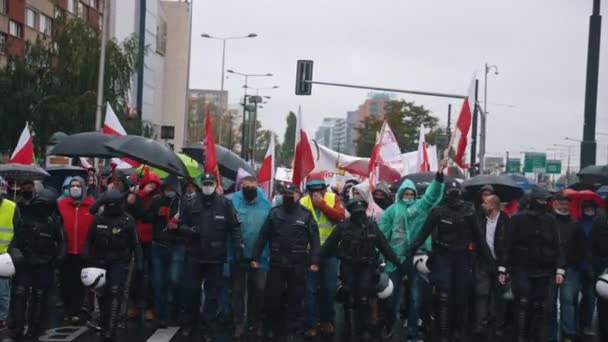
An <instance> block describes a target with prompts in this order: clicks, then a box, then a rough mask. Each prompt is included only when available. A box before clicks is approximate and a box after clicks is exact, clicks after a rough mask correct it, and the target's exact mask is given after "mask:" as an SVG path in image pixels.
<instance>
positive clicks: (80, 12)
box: [78, 1, 87, 18]
mask: <svg viewBox="0 0 608 342" xmlns="http://www.w3.org/2000/svg"><path fill="white" fill-rule="evenodd" d="M78 16H79V17H81V18H86V17H87V8H86V7H85V6H84V4H83V3H82V2H80V1H78Z"/></svg>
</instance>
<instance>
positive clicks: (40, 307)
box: [27, 289, 46, 339]
mask: <svg viewBox="0 0 608 342" xmlns="http://www.w3.org/2000/svg"><path fill="white" fill-rule="evenodd" d="M45 303H46V290H44V289H34V293H33V296H32V300H31V306H30V309H29V319H28V324H27V337H28V338H33V339H35V338H37V337H38V335H39V333H40V322H42V318H43V313H44V308H45Z"/></svg>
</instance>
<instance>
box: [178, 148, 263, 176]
mask: <svg viewBox="0 0 608 342" xmlns="http://www.w3.org/2000/svg"><path fill="white" fill-rule="evenodd" d="M182 152H183V153H184V154H186V155H187V156H189V157H190V158H192V159H194V160H196V161H198V162H199V163H201V164H203V165H204V164H205V161H204V160H203V144H201V143H198V144H194V145H190V146H187V147H182ZM215 153H216V156H217V162H218V164H219V168H220V174H221V175H222V176H224V177H226V178H228V179H232V180H235V179H236V175H237V172H238V171H239V169H243V170H245V171H247V173H249V174H250V175H255V171H254V170H253V167H252V166H251V164H250V163H249V162H247V161H245V160H244V159H243V158H241V157H240V156H239V155H238V154H236V153H234V152H232V151H231V150H229V149H227V148H225V147H224V146H221V145H215Z"/></svg>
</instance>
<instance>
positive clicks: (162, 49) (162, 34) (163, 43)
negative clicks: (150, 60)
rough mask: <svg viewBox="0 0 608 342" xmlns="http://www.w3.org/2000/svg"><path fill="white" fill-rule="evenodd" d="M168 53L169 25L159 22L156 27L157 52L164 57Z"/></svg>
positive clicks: (162, 21)
mask: <svg viewBox="0 0 608 342" xmlns="http://www.w3.org/2000/svg"><path fill="white" fill-rule="evenodd" d="M166 51H167V23H166V22H165V21H164V20H159V22H158V26H157V27H156V52H157V53H158V54H159V55H162V56H164V55H165V53H166Z"/></svg>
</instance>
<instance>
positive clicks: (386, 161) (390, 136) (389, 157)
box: [368, 120, 403, 191]
mask: <svg viewBox="0 0 608 342" xmlns="http://www.w3.org/2000/svg"><path fill="white" fill-rule="evenodd" d="M402 165H403V159H402V156H401V149H400V148H399V144H398V143H397V139H396V138H395V134H394V133H393V131H392V130H391V128H390V126H389V125H388V122H386V120H385V121H384V123H383V124H382V128H381V129H380V134H378V135H377V136H376V145H374V148H373V149H372V155H371V157H370V161H369V169H368V172H369V187H370V190H371V191H373V190H374V186H375V185H376V184H377V183H378V182H380V181H387V182H390V183H394V182H395V181H397V180H399V178H401V174H400V173H399V171H398V170H397V169H398V168H400V167H402Z"/></svg>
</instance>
